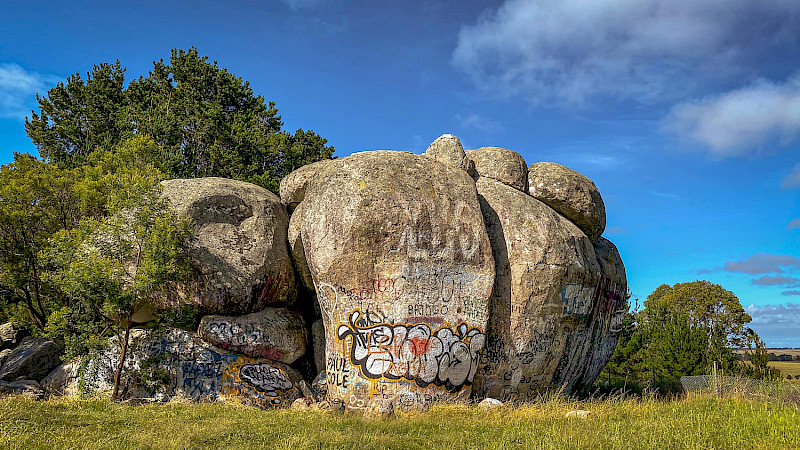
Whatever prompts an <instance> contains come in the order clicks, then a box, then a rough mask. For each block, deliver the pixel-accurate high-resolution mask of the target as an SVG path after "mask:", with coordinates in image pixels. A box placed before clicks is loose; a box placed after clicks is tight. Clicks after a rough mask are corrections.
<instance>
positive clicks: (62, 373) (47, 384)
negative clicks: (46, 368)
mask: <svg viewBox="0 0 800 450" xmlns="http://www.w3.org/2000/svg"><path fill="white" fill-rule="evenodd" d="M79 364H80V360H79V359H75V360H73V361H70V362H67V363H64V364H61V365H59V366H58V367H56V368H55V369H54V370H53V371H52V372H50V373H49V374H48V375H47V376H46V377H44V379H43V380H42V383H41V385H42V388H43V389H44V390H45V392H46V393H47V395H57V396H61V395H67V396H72V395H78V393H79V390H78V367H79Z"/></svg>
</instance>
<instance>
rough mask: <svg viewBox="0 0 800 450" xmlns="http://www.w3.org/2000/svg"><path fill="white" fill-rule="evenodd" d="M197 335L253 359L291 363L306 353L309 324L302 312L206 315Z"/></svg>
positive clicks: (275, 310) (280, 310)
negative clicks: (307, 326)
mask: <svg viewBox="0 0 800 450" xmlns="http://www.w3.org/2000/svg"><path fill="white" fill-rule="evenodd" d="M197 332H198V334H199V335H200V337H201V338H202V339H203V340H204V341H206V342H208V343H210V344H212V345H216V346H217V347H220V348H223V349H225V350H228V351H231V352H235V353H240V354H242V355H245V356H249V357H251V358H268V359H272V360H275V361H280V362H282V363H286V364H291V363H293V362H294V361H295V360H297V358H299V357H300V356H302V355H303V354H304V353H305V352H306V324H305V322H304V321H303V318H302V317H301V316H300V314H299V313H297V312H295V311H291V310H288V309H286V308H266V309H264V310H263V311H259V312H256V313H252V314H248V315H245V316H218V315H209V316H205V317H203V319H202V320H201V321H200V327H199V328H198V330H197Z"/></svg>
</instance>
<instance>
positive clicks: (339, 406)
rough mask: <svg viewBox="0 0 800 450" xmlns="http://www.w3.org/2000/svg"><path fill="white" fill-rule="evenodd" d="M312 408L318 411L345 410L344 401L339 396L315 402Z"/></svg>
mask: <svg viewBox="0 0 800 450" xmlns="http://www.w3.org/2000/svg"><path fill="white" fill-rule="evenodd" d="M311 409H314V410H317V411H325V412H329V413H342V412H344V402H343V401H341V400H339V399H338V398H334V399H331V400H323V401H321V402H318V403H314V404H313V405H312V406H311Z"/></svg>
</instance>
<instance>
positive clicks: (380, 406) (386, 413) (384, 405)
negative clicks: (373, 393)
mask: <svg viewBox="0 0 800 450" xmlns="http://www.w3.org/2000/svg"><path fill="white" fill-rule="evenodd" d="M393 415H394V404H393V403H392V402H391V401H390V400H388V399H382V398H373V399H372V400H370V401H369V403H368V404H367V407H366V408H365V409H364V418H366V419H369V420H384V419H388V418H390V417H392V416H393Z"/></svg>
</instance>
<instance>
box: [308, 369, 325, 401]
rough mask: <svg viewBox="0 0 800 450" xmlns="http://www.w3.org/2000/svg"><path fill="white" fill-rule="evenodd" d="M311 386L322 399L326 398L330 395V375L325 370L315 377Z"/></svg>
mask: <svg viewBox="0 0 800 450" xmlns="http://www.w3.org/2000/svg"><path fill="white" fill-rule="evenodd" d="M311 386H312V387H313V388H314V390H315V391H317V392H318V393H319V395H320V397H324V396H325V395H326V394H327V393H328V373H327V372H325V371H324V370H323V371H321V372H320V373H318V374H317V376H316V377H314V381H312V382H311Z"/></svg>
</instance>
